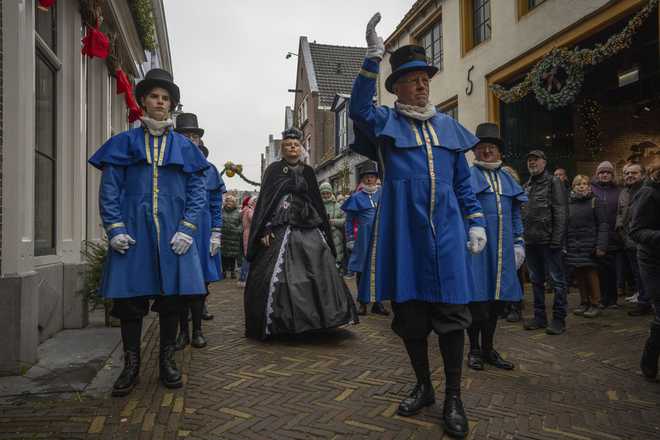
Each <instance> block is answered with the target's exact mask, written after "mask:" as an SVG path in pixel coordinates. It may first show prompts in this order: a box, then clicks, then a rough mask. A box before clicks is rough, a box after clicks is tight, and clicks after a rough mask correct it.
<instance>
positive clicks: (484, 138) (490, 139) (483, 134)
mask: <svg viewBox="0 0 660 440" xmlns="http://www.w3.org/2000/svg"><path fill="white" fill-rule="evenodd" d="M474 134H475V136H477V137H478V138H479V143H482V142H487V143H490V144H495V145H497V146H498V147H499V148H500V150H502V147H503V145H504V142H502V137H501V136H500V127H499V125H497V124H495V123H493V122H484V123H483V124H479V125H477V130H476V132H475V133H474Z"/></svg>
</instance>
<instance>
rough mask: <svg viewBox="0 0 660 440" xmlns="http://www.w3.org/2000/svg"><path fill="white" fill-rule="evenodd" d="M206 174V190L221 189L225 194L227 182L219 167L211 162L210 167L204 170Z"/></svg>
mask: <svg viewBox="0 0 660 440" xmlns="http://www.w3.org/2000/svg"><path fill="white" fill-rule="evenodd" d="M204 176H205V177H206V190H207V191H217V190H220V192H222V193H223V194H224V193H226V192H227V188H226V187H225V182H224V181H223V180H222V177H220V173H219V172H218V169H217V168H216V167H215V165H213V164H212V163H210V162H209V167H208V169H207V170H206V171H204Z"/></svg>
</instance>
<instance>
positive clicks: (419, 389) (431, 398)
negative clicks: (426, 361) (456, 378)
mask: <svg viewBox="0 0 660 440" xmlns="http://www.w3.org/2000/svg"><path fill="white" fill-rule="evenodd" d="M434 403H435V390H434V389H433V384H432V383H431V381H428V382H425V383H419V382H418V383H417V384H416V385H415V388H413V390H412V392H411V393H410V395H409V396H408V397H406V398H405V399H403V400H402V401H401V403H400V404H399V409H398V410H397V414H399V415H400V416H404V417H410V416H414V415H415V414H417V413H418V412H420V411H421V410H422V408H424V407H425V406H431V405H433V404H434Z"/></svg>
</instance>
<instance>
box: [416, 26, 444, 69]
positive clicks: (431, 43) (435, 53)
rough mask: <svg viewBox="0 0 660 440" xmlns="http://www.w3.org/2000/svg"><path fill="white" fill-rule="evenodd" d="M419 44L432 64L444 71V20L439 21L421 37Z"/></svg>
mask: <svg viewBox="0 0 660 440" xmlns="http://www.w3.org/2000/svg"><path fill="white" fill-rule="evenodd" d="M419 44H420V45H421V46H423V47H424V49H425V50H426V56H427V57H428V58H429V61H430V62H431V64H433V65H434V66H435V67H437V68H438V69H442V20H438V21H437V22H436V23H434V24H433V26H431V28H430V29H429V30H428V31H426V32H425V33H423V34H422V35H421V36H420V37H419Z"/></svg>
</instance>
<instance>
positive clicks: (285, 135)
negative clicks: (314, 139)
mask: <svg viewBox="0 0 660 440" xmlns="http://www.w3.org/2000/svg"><path fill="white" fill-rule="evenodd" d="M302 138H303V133H302V131H300V130H298V129H297V128H296V127H291V128H287V129H286V130H284V131H283V132H282V140H284V139H298V140H299V141H302Z"/></svg>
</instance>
